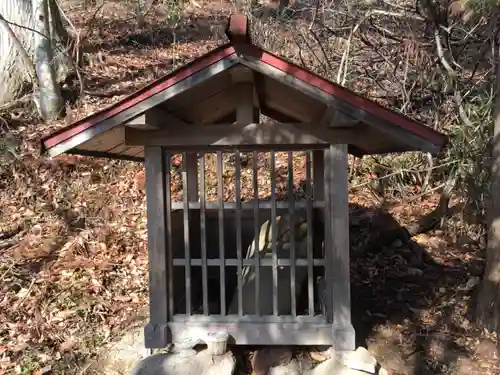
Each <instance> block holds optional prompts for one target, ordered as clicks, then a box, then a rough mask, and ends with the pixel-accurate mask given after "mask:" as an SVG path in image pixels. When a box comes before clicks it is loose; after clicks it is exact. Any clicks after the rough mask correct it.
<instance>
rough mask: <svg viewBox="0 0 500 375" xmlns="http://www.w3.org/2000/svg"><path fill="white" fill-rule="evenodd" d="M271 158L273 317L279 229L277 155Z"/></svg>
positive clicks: (276, 288) (276, 302)
mask: <svg viewBox="0 0 500 375" xmlns="http://www.w3.org/2000/svg"><path fill="white" fill-rule="evenodd" d="M270 157H271V233H272V236H271V238H272V239H271V241H272V260H273V266H272V267H273V315H274V316H277V315H278V252H277V248H276V245H277V242H278V237H277V234H278V228H277V224H276V215H277V213H276V153H275V152H274V151H271V152H270Z"/></svg>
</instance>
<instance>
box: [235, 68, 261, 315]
mask: <svg viewBox="0 0 500 375" xmlns="http://www.w3.org/2000/svg"><path fill="white" fill-rule="evenodd" d="M236 68H239V69H236ZM231 73H232V78H233V82H234V83H235V99H236V124H238V125H245V124H248V123H251V122H253V121H257V122H258V118H257V119H256V118H255V112H254V105H253V101H254V92H253V91H254V89H253V84H252V81H253V73H252V71H251V70H250V69H248V68H247V67H243V66H241V65H240V66H237V67H234V68H233V69H231ZM235 164H236V176H235V177H236V254H237V257H238V259H239V261H240V262H239V263H238V267H237V272H238V275H239V276H241V275H242V274H243V262H242V259H243V248H242V228H241V210H242V209H241V164H240V152H239V151H238V150H236V155H235ZM237 299H238V300H237V303H238V315H240V316H242V315H243V280H242V278H241V277H238V288H237Z"/></svg>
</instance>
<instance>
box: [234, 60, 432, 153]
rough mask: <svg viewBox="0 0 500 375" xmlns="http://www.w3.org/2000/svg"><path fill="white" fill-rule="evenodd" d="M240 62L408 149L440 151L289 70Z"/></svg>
mask: <svg viewBox="0 0 500 375" xmlns="http://www.w3.org/2000/svg"><path fill="white" fill-rule="evenodd" d="M240 63H241V64H243V65H246V66H248V67H249V68H252V69H254V70H255V71H257V72H259V73H262V74H264V75H266V76H267V77H268V80H270V79H275V80H278V81H280V82H281V83H283V84H285V85H287V86H289V87H290V88H291V89H292V90H297V89H298V90H300V91H301V92H303V93H305V94H307V95H309V96H310V97H311V98H314V99H315V100H318V101H319V102H320V103H323V104H324V105H332V106H334V107H336V108H339V109H340V110H342V111H343V112H345V113H349V114H351V115H352V116H353V117H354V118H356V119H357V120H359V121H361V122H366V123H368V124H370V125H371V126H373V127H374V128H376V129H377V130H378V131H380V132H382V133H384V134H387V135H388V136H390V137H392V138H393V139H394V142H396V143H397V142H400V143H401V144H402V145H405V146H406V149H407V150H419V151H427V152H431V153H436V152H438V151H439V150H438V148H437V146H436V145H435V144H432V143H431V142H429V141H427V140H426V139H423V138H421V137H419V136H417V135H415V134H412V133H410V132H409V131H407V130H405V129H402V128H399V127H395V126H392V125H391V124H388V123H387V121H386V120H384V119H382V118H379V117H377V116H375V115H373V114H371V113H369V112H368V111H366V110H364V109H363V108H362V107H361V106H353V105H351V104H349V103H347V102H344V101H342V100H341V99H339V98H335V97H333V96H332V95H330V94H328V93H327V92H325V91H323V90H321V89H319V88H316V87H314V86H311V85H309V84H307V82H304V81H302V80H300V79H298V78H296V77H294V76H292V75H289V74H288V73H287V72H284V71H282V70H280V69H277V68H275V67H273V66H271V65H269V64H266V63H264V62H261V61H259V60H250V59H244V58H241V59H240ZM292 90H290V91H289V92H292ZM338 142H339V141H338ZM339 143H344V142H339ZM346 143H349V142H346Z"/></svg>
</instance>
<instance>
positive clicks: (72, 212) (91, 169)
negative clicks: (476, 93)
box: [0, 1, 500, 375]
mask: <svg viewBox="0 0 500 375" xmlns="http://www.w3.org/2000/svg"><path fill="white" fill-rule="evenodd" d="M68 4H69V3H68ZM231 7H232V4H228V3H225V2H204V3H203V6H202V8H199V7H197V6H196V5H193V4H190V5H188V6H187V8H186V9H183V10H182V12H183V13H182V14H183V18H182V19H181V20H180V21H178V22H175V23H174V24H173V23H172V20H171V19H170V18H168V15H169V14H170V13H169V11H171V9H170V8H168V7H166V6H164V7H161V6H159V7H158V8H157V9H156V10H155V11H154V12H151V13H149V14H148V15H147V17H146V26H144V27H142V28H138V27H137V26H136V23H135V19H134V18H133V17H132V15H131V9H130V7H129V5H127V3H126V2H118V1H106V2H105V6H104V7H103V8H102V9H101V10H100V11H99V12H98V13H97V16H96V17H95V18H94V16H93V15H94V13H95V12H96V10H97V6H94V7H92V6H86V7H82V6H80V7H77V6H74V7H71V8H70V7H68V8H67V9H71V10H70V11H68V14H69V16H70V17H71V18H72V20H73V21H74V23H75V25H76V27H77V28H78V29H79V30H81V31H82V32H86V34H87V44H88V46H87V47H88V48H89V51H90V52H89V57H90V58H92V57H94V56H95V55H96V54H97V51H100V52H101V53H102V58H101V59H99V61H98V63H97V64H93V65H87V66H86V67H85V68H84V70H83V74H84V76H85V80H86V85H87V86H86V88H87V89H89V90H94V91H102V92H110V91H113V90H125V91H127V90H130V91H133V90H134V89H136V88H137V87H139V86H141V85H143V84H145V83H147V82H149V81H151V80H152V79H154V78H157V77H159V76H161V75H163V74H165V73H167V72H170V71H171V70H173V69H175V68H177V67H178V66H180V65H182V64H184V63H186V62H188V61H189V60H192V59H193V58H195V57H197V56H199V55H201V54H203V53H205V52H207V51H208V50H210V49H212V48H213V47H214V46H216V45H218V44H220V43H221V42H222V41H223V27H224V22H225V16H226V15H227V14H228V10H230V9H231ZM304 12H310V10H307V9H306V10H305V11H304ZM167 21H168V22H167ZM300 22H301V21H300V20H298V21H297V20H296V21H294V23H293V26H294V27H299V26H300V27H303V26H307V25H304V23H305V21H302V24H301V23H300ZM301 25H302V26H301ZM257 26H258V24H257ZM87 29H89V30H87ZM286 29H288V32H287V30H286ZM290 30H291V28H290V24H288V27H283V25H280V24H278V23H273V22H271V21H269V22H268V23H267V24H265V25H260V26H258V27H256V28H254V31H255V33H256V35H257V36H258V35H260V36H258V37H259V38H260V39H259V40H261V41H264V43H265V44H266V47H268V48H270V49H272V50H273V51H275V52H276V53H281V54H283V55H285V56H286V57H288V58H290V59H292V60H294V61H295V62H298V63H299V64H306V65H308V66H314V67H316V68H317V70H318V71H319V72H320V73H322V74H324V75H327V76H330V77H332V76H335V75H336V71H329V70H328V66H329V65H330V66H336V65H335V64H337V65H338V63H339V62H340V60H341V51H342V50H343V49H344V48H345V46H346V38H345V37H343V38H338V39H337V40H336V42H335V43H333V42H332V43H329V44H328V45H329V50H328V53H329V54H330V61H329V62H325V61H323V62H319V61H318V57H317V56H319V55H321V53H322V52H321V51H320V50H319V47H318V46H317V45H316V46H315V48H314V49H313V50H312V51H313V52H311V51H309V52H308V51H306V50H305V49H304V44H307V42H310V40H305V41H304V40H302V41H301V42H300V43H299V44H297V43H296V41H294V38H295V37H296V35H295V36H294V35H293V33H292V32H290ZM87 31H88V32H87ZM174 32H175V40H176V43H172V42H173V40H174ZM264 37H265V38H264ZM301 46H302V47H301ZM405 48H408V46H406V47H405ZM422 53H423V52H422ZM363 56H364V55H363V54H362V53H359V54H356V55H353V57H352V64H354V65H351V68H352V74H353V75H356V74H357V75H358V78H359V77H361V79H358V80H355V79H354V78H353V79H351V80H349V81H348V84H349V85H351V87H354V88H356V89H359V91H361V92H365V93H369V94H371V95H372V96H373V95H375V94H377V93H374V92H372V91H370V90H369V89H370V88H373V87H374V85H373V84H372V83H371V81H370V80H368V79H367V78H366V77H365V78H363V77H362V76H361V73H359V72H362V71H363V70H362V69H354V66H355V65H356V64H357V65H356V66H359V65H363V61H364V60H363V59H365V58H366V56H365V57H363ZM421 57H422V58H421V59H422V60H425V59H424V57H425V56H424V54H423V55H422V56H421ZM367 76H369V77H371V76H370V75H367ZM384 82H385V83H386V84H387V85H389V82H386V81H384ZM387 87H390V85H389V86H387ZM387 87H386V88H387ZM367 90H368V91H367ZM387 91H388V92H389V91H390V88H389V89H387ZM122 97H123V96H120V95H117V96H113V97H110V98H102V97H99V98H96V97H93V96H85V97H84V98H82V99H80V100H78V101H77V102H76V103H75V104H74V105H72V106H71V107H70V108H69V113H68V116H67V118H66V119H65V120H63V121H60V122H56V123H51V124H39V123H38V120H37V119H35V118H34V117H33V113H32V111H31V109H30V108H29V107H27V108H20V109H18V110H16V111H15V112H13V113H11V114H8V115H6V116H5V124H4V125H5V127H4V128H3V130H2V132H6V131H8V132H9V133H10V134H11V135H12V136H14V137H15V138H16V139H17V140H19V142H20V144H21V145H20V148H19V149H18V150H17V151H16V152H17V156H18V157H17V159H15V160H12V159H10V162H7V161H4V162H2V164H1V169H0V202H1V204H0V214H1V216H0V234H3V233H6V232H9V231H11V230H14V231H17V234H15V235H14V236H12V237H11V238H9V239H8V241H11V242H10V246H6V247H4V248H2V249H0V281H1V282H0V287H1V288H2V293H1V294H0V296H1V297H0V373H23V374H42V373H45V372H48V371H51V372H52V373H54V374H77V373H79V371H80V370H81V369H82V368H83V366H84V364H85V363H86V362H87V360H89V359H90V358H92V357H95V356H96V355H97V354H98V353H99V349H100V348H101V347H102V346H103V345H104V344H105V343H107V342H109V341H110V340H113V339H115V338H116V337H118V336H119V335H120V333H121V332H122V330H123V329H125V328H126V327H128V326H130V324H131V323H132V322H133V321H134V320H135V319H136V318H137V317H136V312H137V311H141V307H143V306H144V305H146V304H147V252H146V223H145V197H144V171H143V167H142V165H139V164H134V163H130V162H118V161H109V160H99V159H91V158H84V157H73V156H64V157H60V158H57V159H56V160H52V161H50V160H47V159H45V158H44V157H39V156H38V142H39V139H40V138H41V137H42V136H44V135H46V134H47V133H49V132H52V131H53V130H55V129H57V128H60V127H62V126H65V125H66V124H67V123H70V122H72V121H75V120H77V119H80V118H82V117H84V116H86V115H88V114H90V113H92V112H94V111H96V110H98V109H101V108H102V107H103V106H105V105H109V104H111V103H113V102H116V101H118V100H120V99H121V98H122ZM387 103H389V101H388V100H386V101H385V102H384V104H387ZM426 111H427V109H426V110H423V111H420V112H419V110H418V109H414V112H412V113H417V114H418V116H424V118H425V116H426V115H425V113H427V112H426ZM253 162H257V164H258V170H259V185H260V186H261V187H262V190H261V191H260V192H259V198H260V199H266V198H268V197H269V196H270V173H269V169H268V168H269V159H268V157H267V156H266V155H264V154H260V155H259V157H258V160H257V161H254V160H252V158H250V160H249V165H248V167H246V168H243V170H242V182H243V185H242V186H243V187H242V196H243V199H252V198H253V190H252V184H251V178H252V177H251V176H252V174H251V165H252V163H253ZM175 163H177V164H179V160H177V161H176V162H175ZM293 164H294V183H295V185H296V186H295V189H296V190H297V191H299V190H300V189H299V183H300V181H301V180H302V179H303V177H304V171H305V164H304V157H303V155H296V156H295V159H294V163H293ZM225 166H226V167H225V168H226V169H225V171H224V181H225V195H224V199H225V201H234V183H233V180H234V167H233V166H232V164H231V163H229V162H228V163H226V164H225ZM206 167H207V176H206V179H207V185H208V186H207V191H206V193H207V199H208V200H209V201H210V200H212V201H213V200H215V199H216V197H217V179H216V167H215V159H214V156H213V155H207V160H206ZM277 168H278V187H279V189H280V196H279V198H283V197H285V196H286V180H284V179H285V177H283V176H286V174H287V170H288V166H287V155H286V153H278V158H277ZM353 172H354V173H351V177H352V178H354V177H356V178H361V179H364V180H363V181H365V180H366V175H367V174H368V173H369V170H367V169H366V166H363V165H361V166H359V167H355V168H353ZM177 176H178V174H176V172H175V170H174V174H173V177H174V180H173V182H174V184H173V186H172V192H173V194H174V198H175V199H180V197H181V193H182V184H181V183H180V180H179V179H178V177H177ZM409 186H410V187H409V191H410V193H411V192H412V191H413V193H415V194H420V192H419V191H418V187H419V185H418V184H414V185H411V184H410V185H409ZM412 186H413V187H412ZM412 189H414V190H412ZM437 199H438V197H437V196H434V195H428V196H424V197H423V198H421V199H417V200H413V201H412V202H411V203H408V204H405V203H404V202H401V201H397V200H396V201H395V202H393V203H394V204H393V207H392V210H391V214H392V215H393V216H394V217H395V218H396V224H401V225H403V224H407V223H409V222H411V221H413V220H414V219H415V218H416V217H418V216H420V215H421V214H423V213H426V212H428V211H430V210H431V209H432V208H433V207H435V205H436V204H437ZM351 203H352V211H351V228H352V230H353V234H352V239H351V242H352V247H353V248H352V251H353V253H356V251H357V250H359V249H361V248H363V245H364V244H366V243H367V241H368V239H369V238H370V236H372V235H373V232H375V231H377V230H380V228H375V226H374V224H373V223H374V222H375V220H374V218H375V216H376V211H375V209H374V207H376V206H377V205H378V202H377V200H376V199H375V198H374V197H373V195H372V194H371V193H370V192H369V190H367V189H360V190H358V191H353V193H352V194H351ZM459 218H460V215H456V216H455V218H454V219H453V220H451V221H450V222H448V223H446V225H445V226H444V227H443V228H441V229H439V230H436V231H434V232H432V233H427V234H425V235H420V236H418V237H416V238H414V241H415V242H416V243H417V244H418V245H420V246H422V247H423V248H424V249H425V250H426V251H427V254H428V258H427V259H426V261H425V262H424V263H421V264H413V263H412V261H411V254H410V253H411V250H410V249H409V248H407V247H406V246H404V245H401V244H400V243H398V242H395V243H393V244H391V245H390V246H387V247H385V248H384V249H382V250H381V251H380V252H376V253H374V254H373V253H369V254H361V255H359V256H357V257H356V261H355V262H353V265H352V279H353V300H354V301H355V302H354V304H353V305H354V306H356V309H355V312H354V313H355V317H356V318H355V319H356V322H357V324H359V329H358V330H359V337H360V340H363V339H366V341H367V343H368V346H369V348H370V349H371V350H372V351H373V352H374V353H375V354H376V355H377V357H378V358H379V359H380V361H381V362H382V364H383V365H384V366H386V367H387V368H388V369H389V370H390V371H392V372H391V374H415V375H416V374H424V373H429V374H430V373H432V374H443V375H444V374H452V373H453V374H461V373H464V374H465V373H467V374H471V375H472V374H474V371H476V373H478V374H479V373H481V374H498V373H500V369H498V367H497V368H495V367H494V366H495V363H493V360H492V356H491V355H489V356H488V355H486V354H484V353H485V352H487V350H485V348H487V347H488V345H489V344H488V343H490V342H495V337H492V336H489V335H487V334H486V333H484V332H482V331H481V330H478V329H477V328H475V327H474V324H473V323H472V318H470V316H469V315H470V313H471V310H470V309H471V306H473V304H474V290H475V285H474V283H475V280H476V278H477V277H479V276H481V272H482V267H483V262H484V259H483V257H482V252H483V243H482V242H481V238H480V236H477V235H475V234H474V233H476V234H477V233H478V232H477V231H476V232H471V231H467V232H465V231H464V228H468V226H467V225H465V223H464V222H461V221H460V220H459ZM391 225H392V224H391ZM0 243H4V242H2V241H0ZM415 269H419V270H420V271H419V272H417V271H415ZM412 275H413V276H412ZM415 275H418V277H415ZM360 344H363V342H361V341H360ZM426 371H427V372H426Z"/></svg>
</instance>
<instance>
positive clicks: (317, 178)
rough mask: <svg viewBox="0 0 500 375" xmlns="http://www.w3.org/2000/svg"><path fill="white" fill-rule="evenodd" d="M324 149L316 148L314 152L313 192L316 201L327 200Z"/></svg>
mask: <svg viewBox="0 0 500 375" xmlns="http://www.w3.org/2000/svg"><path fill="white" fill-rule="evenodd" d="M324 154H325V151H324V150H316V151H313V152H312V165H313V183H314V185H313V194H314V200H315V201H316V202H319V201H324V200H325V177H324V176H323V173H324V171H325V162H324V160H323V159H324Z"/></svg>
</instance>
